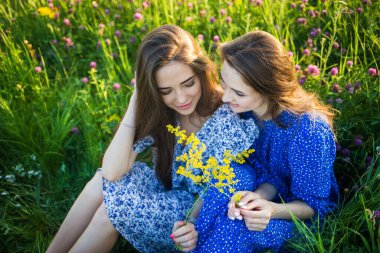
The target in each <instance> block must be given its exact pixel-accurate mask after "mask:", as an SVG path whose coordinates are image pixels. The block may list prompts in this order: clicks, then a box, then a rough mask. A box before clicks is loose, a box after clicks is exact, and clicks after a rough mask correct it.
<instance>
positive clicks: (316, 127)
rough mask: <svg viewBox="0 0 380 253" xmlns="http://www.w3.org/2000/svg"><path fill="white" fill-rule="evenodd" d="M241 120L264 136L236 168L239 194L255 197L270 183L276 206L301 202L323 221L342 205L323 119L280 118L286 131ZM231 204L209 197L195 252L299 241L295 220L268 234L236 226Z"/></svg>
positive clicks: (275, 224)
mask: <svg viewBox="0 0 380 253" xmlns="http://www.w3.org/2000/svg"><path fill="white" fill-rule="evenodd" d="M242 117H243V118H251V119H254V120H255V121H256V123H257V125H258V126H259V136H258V138H257V139H255V141H254V143H253V145H252V148H254V149H255V152H254V153H253V154H252V155H251V156H250V157H249V159H248V161H247V163H246V164H243V165H240V166H237V167H236V168H238V170H237V171H239V174H237V179H239V180H240V182H239V183H240V185H238V187H237V190H246V189H248V188H251V191H252V190H253V189H255V188H256V186H258V185H260V184H263V183H270V184H272V185H273V186H274V187H276V189H277V191H278V195H277V196H276V198H275V199H274V201H275V202H278V203H281V199H283V200H284V201H285V202H290V201H292V200H296V199H299V200H302V201H304V202H305V203H306V204H308V205H309V206H310V207H312V208H313V209H314V211H315V217H314V218H317V217H319V219H320V221H322V220H323V217H324V216H325V215H326V214H327V213H328V212H330V211H331V210H332V209H334V208H335V206H336V202H337V200H338V186H337V183H336V179H335V176H334V172H333V163H334V160H335V141H334V134H333V132H332V131H331V128H330V127H329V126H328V124H327V123H325V122H324V121H323V120H322V119H321V118H320V117H318V116H312V115H310V114H303V115H301V116H297V115H295V114H292V113H290V112H286V111H284V112H282V113H281V114H280V116H279V119H280V120H281V122H282V123H283V124H284V125H285V126H286V127H285V128H281V127H279V126H277V125H276V124H275V123H274V122H273V121H272V120H268V121H264V122H259V120H258V119H257V118H256V117H255V116H254V115H253V114H252V113H250V112H249V113H244V114H243V115H242ZM245 167H250V168H251V170H249V169H244V168H245ZM252 170H255V171H256V173H255V172H252ZM251 180H253V181H252V182H250V181H251ZM280 197H281V198H280ZM228 202H229V199H228V198H227V197H225V196H224V195H222V194H220V193H219V192H217V191H208V193H207V194H206V196H205V198H204V205H203V207H202V209H201V212H200V214H199V217H198V220H197V222H196V230H197V231H198V244H197V248H196V249H195V250H194V251H192V252H197V253H198V252H202V253H204V252H210V253H211V252H212V253H217V252H223V253H226V252H234V253H235V252H237V253H238V252H241V253H244V252H267V251H268V250H270V251H271V252H273V251H274V252H280V251H284V250H285V249H284V243H285V242H286V240H288V239H290V238H291V237H293V236H294V227H295V226H294V223H293V222H292V221H291V220H284V219H272V220H270V222H269V224H268V226H267V227H266V229H264V230H263V231H260V232H256V231H250V230H248V229H247V227H246V226H245V223H244V220H242V221H241V220H233V221H232V220H230V219H229V218H228V217H227V210H228V207H227V205H228ZM306 224H310V221H306Z"/></svg>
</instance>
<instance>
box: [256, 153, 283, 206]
mask: <svg viewBox="0 0 380 253" xmlns="http://www.w3.org/2000/svg"><path fill="white" fill-rule="evenodd" d="M249 162H250V164H251V167H252V168H254V169H255V170H256V174H257V180H256V183H257V186H259V185H261V184H264V183H267V184H271V185H273V186H274V188H276V191H277V194H276V197H278V196H286V195H288V192H289V191H288V187H287V186H286V184H285V182H284V180H283V179H282V178H280V177H279V176H278V175H272V173H270V170H269V169H268V168H267V167H266V166H265V165H264V164H263V163H261V162H260V161H259V160H258V159H257V158H256V159H255V158H254V157H253V158H252V159H250V161H249ZM276 197H275V198H276Z"/></svg>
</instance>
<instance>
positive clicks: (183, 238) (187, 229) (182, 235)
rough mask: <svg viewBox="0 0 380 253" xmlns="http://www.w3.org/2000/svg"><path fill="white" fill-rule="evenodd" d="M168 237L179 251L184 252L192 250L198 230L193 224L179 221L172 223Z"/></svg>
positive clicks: (195, 243)
mask: <svg viewBox="0 0 380 253" xmlns="http://www.w3.org/2000/svg"><path fill="white" fill-rule="evenodd" d="M170 237H171V238H172V239H173V241H174V243H175V244H177V245H178V246H179V248H180V250H181V251H185V252H186V251H191V250H193V249H194V248H195V246H196V245H197V241H198V232H197V231H196V230H195V227H194V224H192V223H185V222H183V221H179V222H176V223H175V224H174V226H173V233H172V234H171V235H170Z"/></svg>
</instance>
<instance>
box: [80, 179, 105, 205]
mask: <svg viewBox="0 0 380 253" xmlns="http://www.w3.org/2000/svg"><path fill="white" fill-rule="evenodd" d="M83 193H84V194H85V197H86V198H87V199H92V200H94V201H96V202H98V203H99V205H100V203H101V202H102V201H103V181H102V176H101V174H100V173H96V174H95V175H94V177H93V178H92V179H91V180H90V181H88V182H87V184H86V186H85V187H84V189H83Z"/></svg>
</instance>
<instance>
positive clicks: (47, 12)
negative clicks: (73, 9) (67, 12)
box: [37, 7, 55, 19]
mask: <svg viewBox="0 0 380 253" xmlns="http://www.w3.org/2000/svg"><path fill="white" fill-rule="evenodd" d="M37 13H38V15H40V16H48V17H49V18H50V19H53V18H54V16H55V14H54V11H52V9H50V8H49V7H40V8H38V9H37Z"/></svg>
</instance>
